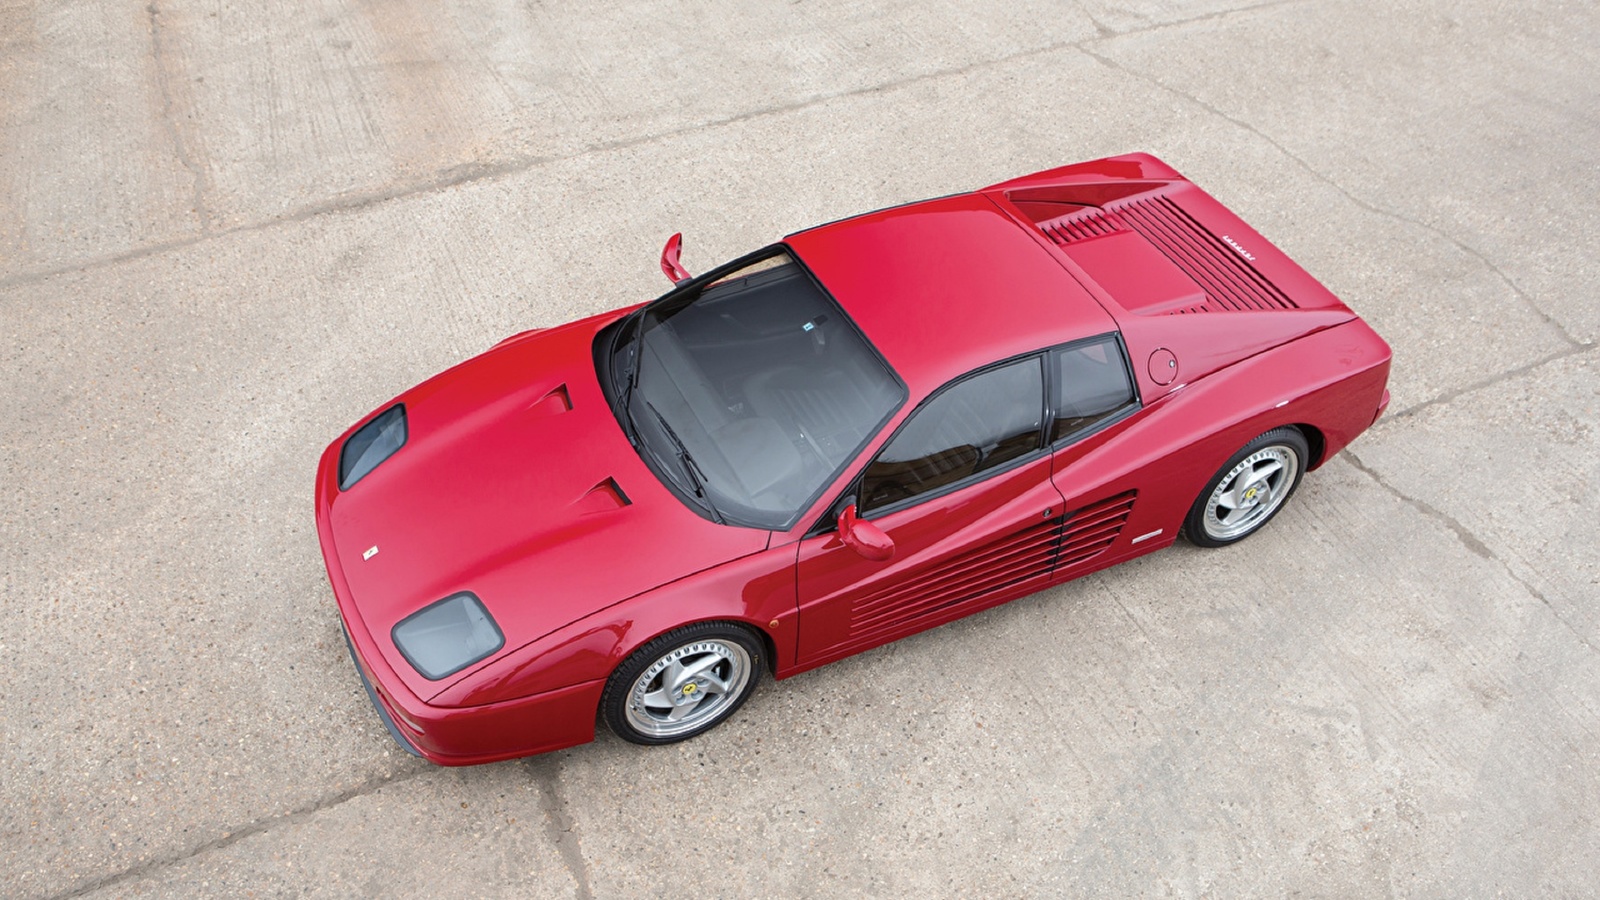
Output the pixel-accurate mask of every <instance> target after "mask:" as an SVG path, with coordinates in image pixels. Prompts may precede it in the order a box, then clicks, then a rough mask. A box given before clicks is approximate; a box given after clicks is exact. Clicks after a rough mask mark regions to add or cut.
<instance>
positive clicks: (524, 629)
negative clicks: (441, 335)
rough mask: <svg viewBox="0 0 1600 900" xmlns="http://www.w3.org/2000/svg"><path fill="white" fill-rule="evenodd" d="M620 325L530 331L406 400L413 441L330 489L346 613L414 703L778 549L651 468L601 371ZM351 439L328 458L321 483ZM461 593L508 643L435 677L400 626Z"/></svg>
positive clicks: (593, 323)
mask: <svg viewBox="0 0 1600 900" xmlns="http://www.w3.org/2000/svg"><path fill="white" fill-rule="evenodd" d="M614 318H615V315H614V314H612V315H608V316H603V317H597V318H594V319H588V320H584V321H581V322H575V323H572V324H571V325H566V326H562V327H560V328H556V329H551V330H549V331H541V332H532V333H528V334H525V335H520V336H518V337H516V338H512V339H510V340H508V341H505V342H503V343H501V344H500V345H497V346H496V347H494V348H493V349H491V350H490V351H489V352H487V353H484V354H483V355H481V356H478V357H475V358H473V359H471V360H468V361H467V362H465V363H462V364H461V365H459V366H457V367H455V368H454V369H451V370H449V371H447V372H444V373H443V374H441V375H438V376H436V377H434V378H432V379H430V380H428V381H426V382H424V383H423V384H421V385H418V386H417V387H415V388H413V389H412V390H410V391H408V392H406V393H405V394H402V395H401V396H400V397H399V398H397V402H399V403H403V404H404V405H405V409H406V418H407V430H408V433H407V440H406V443H405V445H404V446H403V447H402V448H401V449H400V450H399V451H398V452H396V453H395V454H394V455H393V456H392V457H390V458H389V459H388V460H386V461H385V462H383V463H382V464H381V465H379V466H378V467H377V468H376V469H375V470H373V471H372V472H371V473H370V474H368V475H367V476H366V477H364V478H362V479H361V480H360V481H358V482H357V483H356V484H354V485H352V486H351V487H350V488H349V490H347V491H338V490H336V489H331V488H330V487H329V485H327V484H325V485H324V494H325V495H327V501H326V505H327V509H326V510H325V517H326V521H327V525H328V530H329V531H330V532H331V534H332V538H333V541H332V543H333V545H334V548H335V553H336V555H337V558H338V559H337V561H338V564H339V567H340V568H341V569H342V571H343V574H344V577H345V582H346V585H347V587H348V592H349V602H350V604H351V605H352V606H353V607H354V611H355V612H356V614H357V615H358V616H359V618H360V620H361V622H362V623H363V624H364V625H365V626H366V628H367V630H368V632H369V634H370V636H371V638H372V640H373V642H374V643H375V644H376V645H377V646H378V648H379V649H380V650H381V652H382V653H383V654H384V656H385V658H386V660H387V661H388V663H389V665H390V667H392V668H393V670H394V671H395V673H396V674H397V675H398V676H399V677H400V679H401V680H402V681H403V682H405V684H406V685H407V687H409V688H410V689H411V690H412V691H413V693H415V694H416V695H417V696H418V697H421V698H423V699H429V698H431V697H433V696H435V695H437V694H438V693H439V692H440V691H442V690H443V689H444V688H446V687H448V686H450V685H451V684H453V683H455V682H456V681H458V680H460V678H462V677H463V676H465V675H466V674H468V673H470V672H471V671H473V670H475V669H477V668H479V667H481V666H484V665H487V664H488V663H489V662H490V661H492V660H493V659H494V658H495V656H498V655H500V654H503V653H508V652H511V651H513V650H516V649H517V648H519V647H521V646H523V645H524V644H527V643H528V642H530V641H533V640H536V639H538V638H540V637H542V636H544V635H546V634H548V633H550V632H551V631H554V630H555V629H557V628H560V627H562V626H564V625H567V624H569V623H571V622H574V621H576V620H578V619H580V618H583V617H584V616H587V615H589V614H591V613H594V612H596V611H598V610H600V609H603V608H605V607H607V606H610V605H612V604H614V603H617V602H619V601H621V600H624V599H627V598H628V597H631V596H634V595H636V594H639V593H641V592H643V591H647V590H649V589H651V588H654V587H657V586H659V585H661V584H664V583H666V582H669V581H673V580H675V579H678V578H681V577H683V576H685V575H689V574H692V573H694V572H697V571H700V570H702V569H705V568H708V567H711V566H714V565H717V564H718V563H721V562H724V561H726V560H729V559H733V558H736V557H739V556H743V555H745V554H749V553H753V552H756V551H758V550H761V549H764V548H765V547H766V545H767V542H768V539H769V537H770V535H769V533H768V532H766V531H760V530H755V529H749V528H739V527H732V526H725V525H718V524H715V523H713V522H710V521H707V520H706V519H703V518H701V517H700V516H698V515H696V514H695V513H694V512H693V511H691V510H690V509H689V508H687V507H686V506H685V505H684V504H683V503H682V502H681V501H680V500H679V499H678V498H677V497H675V496H674V495H672V494H671V493H670V492H669V491H667V490H666V489H665V488H664V487H663V486H662V485H661V483H660V482H659V481H658V480H657V478H656V477H655V476H654V475H653V474H652V473H651V472H650V470H649V469H648V468H646V467H645V465H644V464H643V463H642V462H641V461H640V459H639V456H638V454H637V453H636V452H635V450H634V448H633V447H632V445H631V444H630V443H629V441H628V440H627V438H626V436H625V435H624V434H623V432H622V430H621V428H620V427H619V425H618V424H617V421H616V418H615V417H614V416H613V415H612V412H611V409H610V408H609V406H608V405H607V403H606V401H605V397H604V395H603V394H602V393H601V390H600V387H599V383H598V381H597V378H596V375H595V371H594V363H593V355H592V352H591V346H592V343H593V340H594V336H595V334H596V333H597V332H598V331H599V329H600V328H601V327H603V326H604V325H605V324H607V323H608V322H609V321H612V320H614ZM385 408H387V407H385ZM353 431H354V429H352V433H353ZM347 437H348V434H347V435H346V436H345V437H344V438H341V439H340V440H339V441H338V442H336V443H335V445H334V446H333V447H331V448H329V452H328V453H327V454H326V455H325V456H324V458H323V469H324V471H323V473H322V478H323V479H324V481H325V482H326V481H328V480H329V479H332V478H334V473H333V472H332V471H330V469H333V468H336V467H337V457H338V453H337V449H338V447H340V446H342V444H343V441H344V440H345V439H346V438H347ZM459 591H471V592H473V593H474V594H476V595H478V597H479V598H480V599H481V600H482V601H483V604H484V605H485V606H486V607H487V608H488V610H489V612H490V614H491V615H492V616H493V617H494V619H495V621H496V623H497V624H498V625H499V626H500V628H501V630H502V631H503V632H504V633H505V638H506V641H505V646H504V647H503V648H502V649H501V651H500V652H499V653H497V654H496V655H495V656H491V657H490V658H489V659H486V660H483V661H482V662H479V663H475V664H474V665H472V666H469V667H468V668H467V669H466V670H464V671H463V672H459V673H456V674H453V675H450V676H446V677H445V678H443V679H441V680H439V681H429V680H427V679H425V678H423V677H422V676H421V675H420V674H419V673H418V672H416V670H415V669H413V668H412V667H411V666H410V665H409V664H408V663H407V662H406V661H405V659H404V658H403V657H402V656H401V655H400V654H399V652H398V650H397V649H396V647H395V646H394V643H393V639H392V638H391V630H392V629H393V627H394V626H395V624H397V623H398V622H399V621H400V620H402V619H404V618H405V617H406V616H408V615H410V614H412V613H414V612H416V611H417V610H419V609H421V608H423V607H425V606H427V605H428V604H430V603H433V602H434V601H437V600H440V599H443V598H445V597H447V596H450V595H451V594H454V593H457V592H459Z"/></svg>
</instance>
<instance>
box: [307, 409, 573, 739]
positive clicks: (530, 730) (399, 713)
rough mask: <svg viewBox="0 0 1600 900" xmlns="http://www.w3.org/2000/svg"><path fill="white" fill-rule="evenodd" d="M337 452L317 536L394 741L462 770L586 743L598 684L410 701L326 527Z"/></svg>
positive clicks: (322, 490) (324, 476)
mask: <svg viewBox="0 0 1600 900" xmlns="http://www.w3.org/2000/svg"><path fill="white" fill-rule="evenodd" d="M341 440H342V439H341ZM338 446H339V443H338V442H335V444H334V445H333V446H330V447H329V448H328V451H327V452H326V453H324V454H323V459H322V465H321V467H320V470H319V471H318V474H317V537H318V539H319V542H320V544H321V547H322V558H323V562H324V563H325V564H326V565H327V569H328V582H329V584H330V586H331V587H332V588H333V596H334V599H335V600H336V601H337V602H338V604H339V618H340V625H341V628H342V629H343V632H344V638H345V645H346V647H347V648H348V649H349V651H350V659H351V661H352V662H354V663H355V667H356V672H357V673H358V674H359V675H360V676H361V683H362V686H363V687H364V688H365V689H366V691H367V698H368V699H369V700H371V701H372V705H373V708H374V709H376V710H377V712H378V717H379V718H380V719H382V720H383V725H384V728H386V729H387V730H388V732H389V734H390V736H391V737H393V738H394V740H395V742H396V743H398V744H399V745H400V746H401V747H402V748H403V749H404V750H405V751H406V752H407V753H411V754H414V755H416V756H420V757H422V758H423V759H426V760H428V761H429V762H431V763H434V764H436V765H441V766H470V765H477V764H479V763H488V762H497V761H499V760H503V759H515V758H517V757H519V756H531V755H533V754H535V753H547V752H549V751H552V750H560V749H563V748H565V747H572V746H576V745H578V744H585V743H588V742H589V741H592V740H594V728H595V713H596V711H597V710H598V709H599V706H600V694H601V693H602V692H603V691H604V690H605V680H604V679H600V680H596V681H586V682H581V683H579V684H574V685H569V686H566V687H562V688H557V689H555V690H552V691H546V692H543V693H538V694H531V695H529V696H526V697H518V698H517V699H515V700H506V701H503V702H500V703H490V704H487V705H484V706H469V707H445V706H433V705H431V704H429V703H428V702H426V700H424V699H422V698H420V697H417V696H416V695H415V694H413V693H412V692H411V690H410V689H408V688H407V687H406V686H405V683H404V682H403V681H402V680H401V679H400V677H399V676H398V675H396V674H395V673H394V671H393V670H392V669H390V668H389V664H388V662H387V661H386V660H385V659H384V657H383V655H382V653H381V652H380V651H379V648H378V646H377V644H376V642H375V641H374V640H373V638H372V636H371V634H370V633H369V632H368V630H367V627H366V625H365V623H364V622H363V621H362V619H361V616H360V614H359V612H358V611H357V609H356V605H355V601H354V599H353V598H352V596H351V594H350V586H349V584H348V583H347V582H346V581H345V577H344V572H343V570H342V569H341V567H340V565H339V559H338V555H337V553H336V552H335V547H334V541H333V534H332V532H331V529H330V526H329V521H328V495H329V492H330V491H331V490H333V489H334V488H333V484H332V481H331V479H332V470H331V469H330V466H331V465H333V464H334V463H335V462H336V460H337V456H338V454H337V448H338Z"/></svg>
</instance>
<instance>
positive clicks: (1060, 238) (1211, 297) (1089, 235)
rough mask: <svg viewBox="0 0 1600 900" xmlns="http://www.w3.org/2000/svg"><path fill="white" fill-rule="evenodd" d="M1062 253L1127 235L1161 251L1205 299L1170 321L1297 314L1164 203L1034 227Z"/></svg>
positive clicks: (1146, 202) (1089, 210)
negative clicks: (1205, 315)
mask: <svg viewBox="0 0 1600 900" xmlns="http://www.w3.org/2000/svg"><path fill="white" fill-rule="evenodd" d="M1039 227H1040V229H1041V230H1043V231H1044V233H1045V235H1046V236H1048V237H1049V238H1050V239H1051V240H1052V241H1055V242H1056V243H1057V244H1059V245H1060V246H1062V247H1067V246H1070V245H1071V244H1074V243H1077V242H1079V241H1086V240H1093V239H1094V238H1097V237H1104V236H1106V235H1110V234H1116V233H1117V232H1121V231H1132V232H1135V233H1137V234H1138V235H1139V236H1140V237H1142V238H1144V239H1145V240H1146V241H1149V242H1150V245H1151V246H1152V247H1155V248H1156V249H1157V250H1159V251H1161V253H1162V255H1163V256H1165V257H1167V259H1169V260H1171V261H1172V263H1173V265H1175V266H1177V267H1178V268H1179V269H1181V270H1183V273H1184V274H1185V275H1188V276H1189V277H1190V278H1192V279H1193V280H1194V282H1195V284H1197V285H1199V286H1200V289H1201V290H1203V291H1205V293H1206V302H1205V303H1204V304H1202V305H1199V306H1189V307H1185V308H1183V309H1177V310H1172V311H1171V312H1170V313H1169V314H1170V315H1182V314H1185V313H1201V312H1228V311H1238V310H1272V309H1298V308H1299V306H1298V305H1297V304H1296V303H1295V302H1294V301H1293V300H1290V299H1289V297H1288V295H1286V294H1284V293H1283V291H1280V290H1278V288H1277V287H1276V286H1275V285H1273V284H1272V282H1270V281H1268V280H1267V279H1266V278H1264V277H1262V275H1261V273H1259V272H1257V271H1256V270H1255V267H1254V266H1251V265H1250V263H1249V262H1247V261H1246V260H1245V259H1244V258H1243V257H1241V256H1240V255H1239V254H1238V253H1237V252H1235V251H1234V250H1233V249H1232V248H1230V247H1229V246H1228V245H1227V244H1225V243H1223V242H1222V240H1221V239H1220V238H1218V237H1217V236H1216V235H1214V234H1212V233H1211V232H1209V231H1207V230H1206V229H1204V228H1202V227H1201V226H1200V224H1199V223H1198V222H1196V221H1195V220H1194V219H1192V218H1190V216H1189V214H1188V213H1186V212H1184V211H1183V210H1182V209H1181V208H1180V207H1179V206H1178V205H1177V204H1176V203H1173V202H1172V201H1171V200H1168V199H1167V198H1165V197H1146V198H1141V199H1135V200H1127V201H1121V202H1117V203H1112V204H1109V205H1107V206H1106V207H1104V208H1100V207H1093V206H1088V207H1083V208H1081V209H1080V210H1076V211H1074V212H1071V213H1068V214H1067V215H1064V216H1060V217H1058V218H1055V219H1051V220H1049V221H1047V222H1041V223H1039Z"/></svg>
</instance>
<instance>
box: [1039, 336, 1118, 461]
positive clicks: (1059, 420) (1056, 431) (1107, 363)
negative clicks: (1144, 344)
mask: <svg viewBox="0 0 1600 900" xmlns="http://www.w3.org/2000/svg"><path fill="white" fill-rule="evenodd" d="M1050 365H1051V366H1053V367H1054V369H1055V384H1056V395H1057V396H1056V401H1055V424H1054V425H1052V426H1051V428H1050V443H1052V444H1053V443H1055V442H1056V441H1059V440H1061V439H1063V438H1067V437H1071V436H1072V435H1074V434H1078V433H1080V432H1083V431H1086V430H1088V429H1090V428H1093V427H1094V426H1095V425H1098V424H1099V423H1101V422H1102V421H1104V420H1106V419H1108V418H1110V417H1112V416H1114V415H1116V414H1118V413H1120V412H1122V411H1123V410H1124V409H1126V408H1127V407H1128V406H1129V405H1131V404H1132V403H1133V400H1134V398H1133V385H1132V384H1131V383H1130V382H1129V381H1128V366H1127V364H1126V363H1124V362H1123V358H1122V348H1121V347H1119V346H1118V345H1117V340H1116V338H1115V337H1113V336H1110V335H1107V336H1106V337H1103V338H1100V339H1099V340H1096V341H1093V342H1091V343H1087V344H1079V345H1078V346H1076V347H1069V348H1067V349H1065V350H1055V351H1052V352H1051V353H1050Z"/></svg>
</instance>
